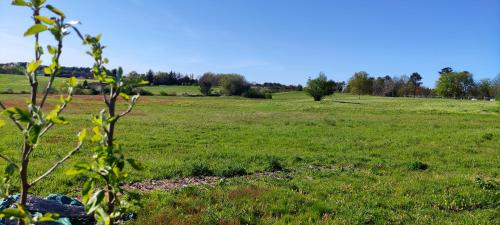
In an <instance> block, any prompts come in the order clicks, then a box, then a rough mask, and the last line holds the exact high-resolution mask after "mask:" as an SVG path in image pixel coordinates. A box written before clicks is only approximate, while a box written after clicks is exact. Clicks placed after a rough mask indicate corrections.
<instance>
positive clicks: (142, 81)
mask: <svg viewBox="0 0 500 225" xmlns="http://www.w3.org/2000/svg"><path fill="white" fill-rule="evenodd" d="M137 84H138V85H148V84H149V81H147V80H140V81H138V82H137Z"/></svg>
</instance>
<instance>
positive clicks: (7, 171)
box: [4, 163, 17, 175]
mask: <svg viewBox="0 0 500 225" xmlns="http://www.w3.org/2000/svg"><path fill="white" fill-rule="evenodd" d="M16 168H17V167H16V164H14V163H9V164H8V165H7V166H6V167H5V170H4V172H5V174H8V175H12V174H14V172H15V171H16Z"/></svg>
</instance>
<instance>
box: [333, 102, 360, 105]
mask: <svg viewBox="0 0 500 225" xmlns="http://www.w3.org/2000/svg"><path fill="white" fill-rule="evenodd" d="M333 102H338V103H344V104H353V105H361V103H360V102H346V101H333Z"/></svg>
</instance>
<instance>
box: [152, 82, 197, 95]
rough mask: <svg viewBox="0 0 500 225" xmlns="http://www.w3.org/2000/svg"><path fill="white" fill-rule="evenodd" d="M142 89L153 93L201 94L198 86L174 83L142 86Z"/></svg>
mask: <svg viewBox="0 0 500 225" xmlns="http://www.w3.org/2000/svg"><path fill="white" fill-rule="evenodd" d="M143 89H144V90H147V91H150V92H151V93H153V94H154V95H161V94H162V93H166V94H168V95H174V96H175V95H183V94H188V95H201V92H200V87H198V86H176V85H160V86H149V87H143Z"/></svg>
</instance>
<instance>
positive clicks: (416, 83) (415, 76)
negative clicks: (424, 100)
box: [409, 72, 422, 97]
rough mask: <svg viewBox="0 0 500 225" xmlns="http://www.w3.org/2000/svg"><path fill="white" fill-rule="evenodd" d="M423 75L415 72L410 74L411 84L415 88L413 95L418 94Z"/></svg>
mask: <svg viewBox="0 0 500 225" xmlns="http://www.w3.org/2000/svg"><path fill="white" fill-rule="evenodd" d="M421 80H422V76H420V74H419V73H417V72H415V73H412V74H411V75H410V80H409V85H410V87H411V88H412V90H413V97H416V96H417V89H418V88H419V87H420V85H422V82H421Z"/></svg>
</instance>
